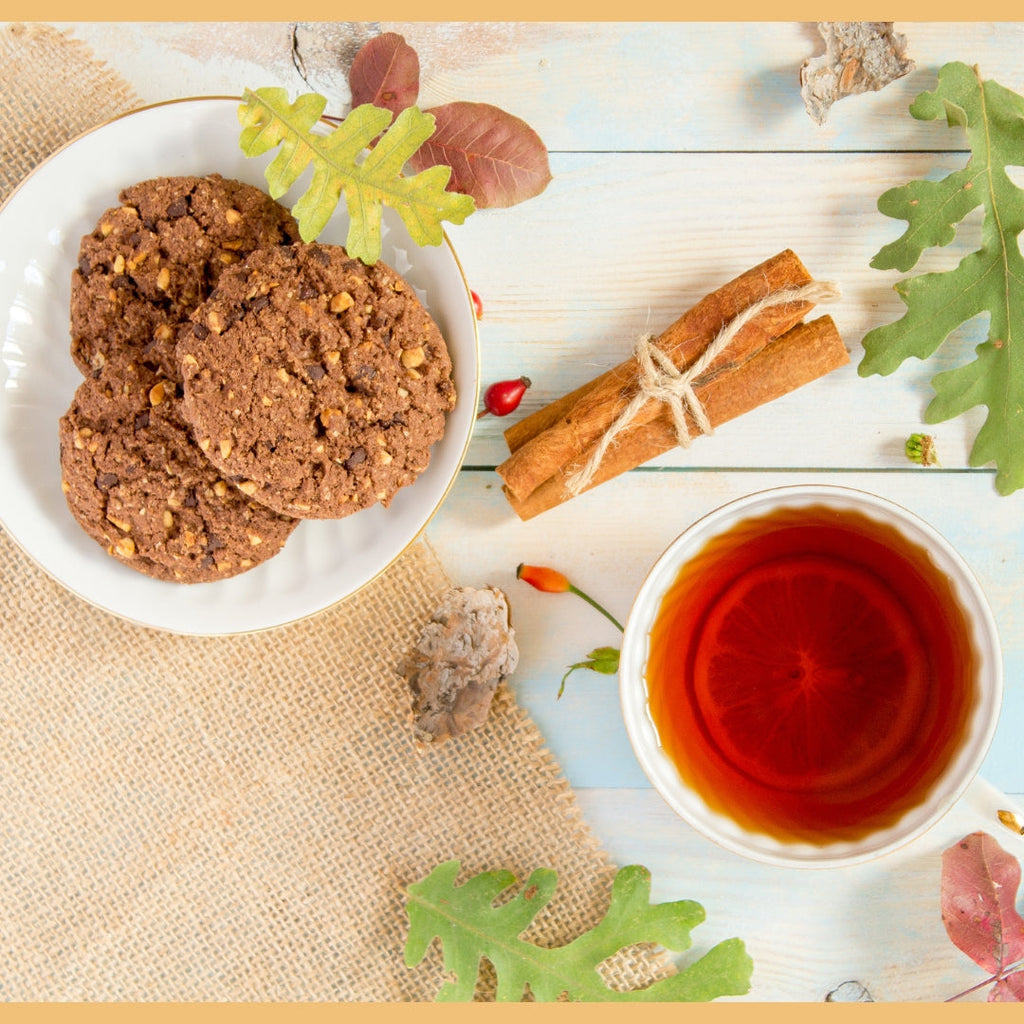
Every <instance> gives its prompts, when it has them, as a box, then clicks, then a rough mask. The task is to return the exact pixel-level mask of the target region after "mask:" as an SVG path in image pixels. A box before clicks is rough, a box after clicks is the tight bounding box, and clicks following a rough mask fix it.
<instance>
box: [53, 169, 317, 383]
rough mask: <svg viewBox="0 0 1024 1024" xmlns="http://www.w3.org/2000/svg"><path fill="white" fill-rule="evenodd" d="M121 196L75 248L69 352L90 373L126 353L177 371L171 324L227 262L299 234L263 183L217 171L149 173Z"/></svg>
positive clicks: (170, 371) (206, 292)
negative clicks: (197, 174)
mask: <svg viewBox="0 0 1024 1024" xmlns="http://www.w3.org/2000/svg"><path fill="white" fill-rule="evenodd" d="M119 198H120V200H121V205H120V206H115V207H112V208H111V209H109V210H107V211H106V212H105V213H104V214H103V216H101V217H100V219H99V222H98V223H97V225H96V227H95V229H94V230H93V231H92V233H91V234H88V235H86V236H85V237H84V238H83V239H82V242H81V245H80V248H79V253H78V266H77V268H76V269H75V270H74V271H73V273H72V279H71V355H72V358H73V359H74V360H75V363H76V364H77V366H78V368H79V369H80V370H81V371H82V373H83V374H86V375H89V374H92V373H95V372H96V371H98V370H100V369H101V368H102V367H103V366H105V365H106V364H107V363H110V362H117V361H119V360H122V359H126V360H127V361H128V362H139V361H141V362H143V363H145V364H146V365H148V366H149V367H151V368H153V369H157V370H159V371H160V372H161V373H163V374H164V375H166V376H169V377H171V378H172V379H173V378H174V377H175V376H176V375H177V365H176V363H175V359H174V345H175V332H176V328H177V326H178V325H179V324H180V323H181V322H182V321H183V320H185V319H187V317H188V316H189V314H190V313H191V312H192V311H193V310H194V309H195V308H196V307H197V306H198V305H199V303H200V302H202V301H203V300H204V299H205V298H206V297H207V295H209V293H210V291H211V289H212V288H213V287H214V285H215V284H216V282H217V279H218V277H219V276H220V274H221V273H222V272H223V271H224V270H225V269H226V268H227V267H229V266H231V265H232V264H235V263H238V262H240V261H241V260H242V259H243V258H244V257H245V256H246V255H247V254H248V253H250V252H252V250H254V249H256V248H259V247H260V246H264V245H278V244H281V243H288V242H292V241H295V240H297V239H298V237H299V232H298V227H297V225H296V223H295V220H294V218H293V217H292V216H291V214H290V213H289V212H288V211H287V210H286V209H285V208H284V207H283V206H281V205H280V204H278V203H276V202H274V200H272V199H271V198H270V197H269V196H268V195H267V194H266V193H265V192H262V191H260V189H258V188H255V187H254V186H252V185H246V184H243V183H242V182H239V181H234V180H231V179H227V178H222V177H221V176H220V175H218V174H211V175H209V176H207V177H205V178H203V177H169V178H154V179H151V180H149V181H143V182H140V183H139V184H137V185H132V186H131V187H130V188H126V189H124V190H123V191H122V192H121V194H120V197H119Z"/></svg>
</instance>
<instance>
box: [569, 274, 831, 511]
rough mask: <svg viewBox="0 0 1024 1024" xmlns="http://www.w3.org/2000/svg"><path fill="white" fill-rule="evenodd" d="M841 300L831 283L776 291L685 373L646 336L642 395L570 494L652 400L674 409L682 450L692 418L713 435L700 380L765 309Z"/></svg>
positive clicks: (640, 344) (638, 351)
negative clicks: (699, 389) (699, 394)
mask: <svg viewBox="0 0 1024 1024" xmlns="http://www.w3.org/2000/svg"><path fill="white" fill-rule="evenodd" d="M839 295H840V292H839V287H838V286H837V285H836V284H833V283H832V282H831V281H812V282H811V283H810V284H806V285H803V286H801V287H799V288H784V289H781V290H779V291H777V292H772V293H771V294H770V295H766V296H765V297H764V298H763V299H759V300H758V301H757V302H754V303H753V304H751V305H750V306H748V307H747V308H746V309H744V310H743V311H742V312H740V313H737V314H736V316H734V317H733V318H732V320H730V321H729V322H728V323H727V324H726V325H725V326H724V327H723V328H722V329H721V330H720V331H719V332H718V334H717V335H715V337H714V338H713V339H712V340H711V341H710V342H709V343H708V345H707V346H706V347H705V348H704V350H703V351H702V352H701V354H700V355H699V356H698V357H697V358H696V359H695V360H694V361H693V362H692V363H691V364H690V365H689V366H688V367H687V368H686V369H685V370H680V369H679V368H678V367H677V366H676V365H675V364H674V363H673V362H672V360H671V359H669V357H668V356H667V355H665V353H664V352H662V350H661V349H660V348H658V347H657V346H655V345H654V337H655V336H654V335H653V334H644V335H642V336H641V337H640V338H638V339H637V342H636V347H635V352H634V354H635V356H636V360H637V365H638V367H639V372H638V374H637V391H636V394H635V395H634V396H633V397H632V398H631V399H630V400H629V402H628V403H627V404H626V406H625V408H624V409H623V410H622V412H620V413H619V415H618V416H617V417H616V418H615V419H614V420H613V421H612V423H611V424H610V425H609V427H608V429H607V430H605V432H604V434H602V435H601V438H600V440H599V441H598V442H597V444H596V445H595V447H594V450H593V451H592V452H591V453H590V457H589V458H588V459H587V461H586V462H585V463H584V464H583V466H582V467H581V468H580V469H578V470H577V471H576V472H575V473H573V475H572V476H571V477H569V479H568V480H567V481H566V485H565V487H566V490H567V491H568V493H569V494H570V495H572V496H573V497H575V496H576V495H577V494H580V493H581V492H582V491H584V490H586V488H587V486H588V485H589V483H590V481H591V480H592V479H593V477H594V474H595V473H596V472H597V469H598V467H599V466H600V465H601V462H602V461H603V459H604V457H605V454H606V453H607V451H608V449H609V448H610V447H611V445H612V444H613V443H614V442H615V439H616V438H617V437H618V435H619V434H621V433H622V432H623V431H624V430H625V429H626V428H627V427H628V426H629V425H630V423H632V422H633V420H634V419H635V418H636V416H637V414H638V413H639V412H640V410H641V409H642V408H643V407H644V406H645V405H646V404H647V402H648V401H650V400H651V399H654V400H655V401H658V402H661V403H663V404H664V405H667V406H668V407H669V409H670V410H671V413H672V423H673V426H674V427H675V431H676V439H677V440H678V442H679V444H680V446H681V447H683V448H688V447H689V445H690V442H691V441H692V440H693V438H692V437H691V436H690V428H689V426H688V424H687V422H686V414H687V413H689V414H690V416H691V417H692V419H693V421H694V423H695V424H696V425H697V429H698V431H699V432H700V433H701V434H711V433H713V430H712V426H711V421H710V420H709V419H708V414H707V410H706V409H705V408H704V406H703V404H702V403H701V400H700V399H699V398H698V397H697V392H696V390H695V388H694V381H696V380H698V379H699V378H700V376H701V375H702V374H703V373H704V371H705V370H707V368H708V367H709V366H710V365H711V364H712V363H713V362H714V361H715V360H716V359H717V358H718V357H719V356H720V355H721V354H722V352H723V351H724V350H725V349H726V348H727V347H728V346H729V345H730V344H731V343H732V341H733V339H734V338H735V337H736V335H737V334H738V333H739V332H740V331H741V330H742V329H743V328H744V327H745V326H746V325H747V324H748V323H749V322H750V321H751V320H753V319H754V317H756V316H758V315H759V314H760V313H762V312H764V310H766V309H769V308H770V307H772V306H782V305H784V304H786V303H789V302H813V303H819V302H834V301H835V300H836V299H838V298H839Z"/></svg>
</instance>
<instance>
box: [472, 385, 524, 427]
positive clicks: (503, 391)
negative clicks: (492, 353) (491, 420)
mask: <svg viewBox="0 0 1024 1024" xmlns="http://www.w3.org/2000/svg"><path fill="white" fill-rule="evenodd" d="M530 383H531V381H530V378H529V377H516V378H515V379H514V380H499V381H498V382H497V383H495V384H492V385H491V386H490V387H489V388H488V389H487V390H486V391H485V392H484V407H483V408H482V409H481V410H480V412H479V413H477V419H479V418H480V417H481V416H486V415H487V414H488V413H491V414H492V415H493V416H507V415H508V414H509V413H510V412H514V411H515V410H516V409H517V408H518V407H519V403H520V402H521V401H522V400H523V395H525V394H526V389H527V388H528V387H529V386H530Z"/></svg>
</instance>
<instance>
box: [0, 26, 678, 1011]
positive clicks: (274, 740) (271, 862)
mask: <svg viewBox="0 0 1024 1024" xmlns="http://www.w3.org/2000/svg"><path fill="white" fill-rule="evenodd" d="M0 62H2V66H3V67H4V68H5V69H6V71H5V76H4V84H3V86H2V87H0V138H2V140H3V147H4V149H3V157H2V164H0V175H3V179H2V181H0V188H2V190H3V194H6V193H7V192H9V191H10V189H11V188H12V187H13V186H14V184H15V183H16V182H17V180H19V179H20V177H21V176H22V175H23V174H24V173H26V172H27V171H28V170H29V169H31V167H32V166H34V165H35V164H36V163H38V161H39V160H41V159H43V158H44V157H45V156H46V155H47V154H49V153H50V152H52V151H53V150H54V149H55V148H57V147H58V146H60V145H62V144H63V143H64V142H65V141H67V140H68V139H69V138H71V137H73V136H74V135H76V134H78V133H79V132H81V131H82V130H84V129H86V128H88V127H90V126H92V125H95V124H97V123H101V122H102V121H104V120H106V119H108V118H109V117H111V116H112V115H114V114H116V113H119V112H121V111H123V110H126V109H129V108H130V107H131V106H133V105H135V103H136V97H135V96H134V94H133V93H132V90H131V89H130V88H129V87H128V85H127V84H125V83H124V82H123V81H121V80H120V79H119V78H118V77H117V76H116V75H114V74H113V73H112V72H111V71H110V70H109V69H108V68H105V67H104V66H103V65H102V64H99V63H97V62H96V61H95V60H94V59H93V57H92V56H91V54H90V53H89V51H88V50H87V49H86V48H85V47H84V46H83V45H82V44H81V43H79V42H76V41H75V40H74V39H72V38H69V37H68V36H66V35H62V34H60V33H58V32H56V31H54V30H53V29H50V28H46V27H42V26H31V27H18V26H15V27H7V28H5V29H4V30H3V39H2V44H0ZM54 430H55V432H56V424H55V425H54ZM463 582H474V583H483V582H486V581H463ZM449 585H450V583H449V580H448V579H447V577H446V575H445V573H444V571H443V569H442V567H441V565H440V564H439V563H438V561H437V559H436V557H435V556H434V555H433V553H432V551H431V550H430V549H429V547H428V546H427V545H426V543H425V542H423V541H419V542H417V543H416V544H414V545H413V546H412V547H411V548H410V549H409V550H408V551H407V552H406V553H405V554H404V555H403V556H402V558H401V559H399V561H398V562H396V563H395V564H394V565H393V566H392V567H391V568H390V569H389V570H388V571H387V572H386V573H385V574H384V575H383V576H382V577H381V578H379V579H378V580H376V581H375V582H374V583H373V584H371V585H370V586H368V587H367V588H364V590H362V591H361V592H359V593H358V594H356V595H355V596H354V597H352V598H350V599H349V600H347V601H345V602H343V603H342V604H341V605H339V606H336V607H335V608H333V609H330V610H328V611H326V612H324V613H321V614H320V615H317V616H315V617H313V618H311V619H309V620H307V621H305V622H302V623H297V624H294V625H290V626H286V627H282V628H280V629H277V630H272V631H269V632H265V633H260V634H253V635H249V636H241V637H238V636H236V637H224V638H195V637H181V636H174V635H170V634H165V633H161V632H158V631H154V630H147V629H144V628H140V627H137V626H133V625H131V624H129V623H126V622H123V621H121V620H119V619H117V618H114V617H112V616H110V615H108V614H107V613H105V612H102V611H99V610H97V609H94V608H92V607H90V606H88V605H86V604H84V603H83V602H82V601H80V600H79V599H77V598H76V597H74V596H72V595H70V594H68V593H66V592H65V591H64V590H63V589H62V588H61V587H59V586H58V585H57V584H55V583H54V582H53V581H52V580H51V579H50V578H49V577H48V576H46V575H45V574H44V573H43V572H42V571H41V570H39V569H38V568H37V567H36V566H35V565H34V564H33V563H32V562H31V561H30V560H29V559H28V558H27V557H26V556H25V555H24V554H23V553H22V552H21V550H20V549H19V548H18V547H17V546H16V545H15V544H14V543H13V542H12V541H11V539H10V538H9V537H8V536H6V535H4V534H3V533H0V665H2V673H0V675H2V678H0V865H2V867H0V871H2V875H3V884H2V885H0V998H3V999H6V1000H29V1001H35V1000H138V1001H142V1000H161V1001H178V1000H411V999H430V998H432V997H433V995H434V994H435V993H436V991H437V988H438V985H439V983H440V980H441V974H442V970H441V960H440V956H439V955H438V952H437V950H436V948H435V950H434V951H433V953H432V955H431V958H429V959H428V961H426V962H425V963H424V964H423V965H421V966H419V967H417V968H415V969H409V968H406V967H405V966H404V964H403V960H402V952H403V946H404V942H405V935H406V928H407V918H406V914H405V906H404V895H403V890H404V886H405V885H407V884H408V883H410V882H413V881H416V880H418V879H419V878H421V877H423V876H424V875H425V874H427V872H428V871H429V870H430V869H431V868H433V867H434V866H435V865H436V864H437V863H439V862H441V861H444V860H448V859H450V858H455V857H457V858H460V859H461V860H462V862H463V868H464V871H465V872H466V873H467V874H468V873H470V872H477V871H481V870H488V869H495V868H509V869H511V870H512V871H513V872H515V873H516V874H517V876H519V877H520V878H521V879H524V878H525V877H526V875H527V874H528V873H529V871H531V870H532V869H534V868H536V867H552V868H555V869H556V870H557V871H558V872H559V874H560V885H559V890H558V893H557V894H556V896H555V898H554V900H553V901H552V903H551V904H549V906H548V907H547V908H545V910H544V911H543V912H542V914H541V915H540V917H539V918H538V920H537V922H535V925H534V926H533V932H532V933H531V937H532V938H534V939H535V940H536V941H538V942H540V943H541V944H544V945H559V944H561V943H563V942H567V941H569V940H570V939H572V938H573V937H574V936H575V935H577V934H579V933H580V932H582V931H583V930H585V929H587V928H589V927H590V926H592V925H593V924H594V923H596V921H597V920H598V919H599V918H600V917H601V916H602V914H603V912H604V909H605V907H606V906H607V899H608V891H609V888H610V883H611V878H612V876H613V874H614V868H613V866H612V865H611V864H610V863H609V861H608V859H607V857H606V856H605V854H604V853H603V852H602V851H601V849H600V847H599V846H598V844H597V843H596V841H595V840H594V838H593V837H592V835H591V834H590V833H589V831H588V830H587V827H586V825H585V823H584V822H583V820H582V817H581V815H580V812H579V809H578V806H577V804H576V802H575V799H574V797H573V794H572V791H571V789H570V788H569V786H568V784H567V783H566V781H565V779H564V777H563V776H562V774H561V772H560V769H559V766H558V765H557V763H556V762H555V760H554V759H553V758H552V756H551V755H550V753H548V752H547V751H546V749H545V747H544V745H543V742H542V738H541V736H540V735H539V733H538V730H537V729H536V727H535V725H534V724H533V723H532V721H531V720H530V719H529V717H528V716H527V715H526V714H525V713H524V712H523V711H522V710H521V709H520V708H519V707H517V705H516V703H515V701H514V699H513V697H512V695H511V693H510V692H509V691H508V690H507V689H503V690H501V691H500V692H499V694H498V697H497V699H496V702H495V707H494V710H493V713H492V716H491V718H490V720H489V722H488V724H487V725H486V727H485V728H484V729H482V730H479V731H477V732H474V733H472V734H470V735H468V736H465V737H462V738H460V739H458V740H456V741H452V742H450V743H446V744H443V745H441V746H439V747H436V748H426V749H424V748H420V747H418V746H417V745H416V744H415V743H414V741H413V738H412V732H411V728H410V723H409V695H408V693H407V692H406V688H405V684H404V681H403V680H401V679H400V678H399V677H398V676H397V675H396V673H395V670H394V664H395V661H396V656H397V655H398V653H400V652H403V651H404V650H406V649H407V647H408V646H409V644H410V643H411V642H412V641H413V639H414V638H415V636H416V635H417V633H418V632H419V629H420V628H421V626H422V624H423V623H424V622H425V621H426V619H427V617H428V616H429V614H430V612H431V611H432V610H433V608H434V606H435V604H436V602H437V598H438V596H439V595H440V594H441V593H442V592H443V591H444V589H445V588H446V587H447V586H449ZM663 970H664V964H663V963H662V961H661V960H660V959H658V958H657V957H656V956H654V955H653V954H652V953H651V952H650V951H638V952H636V953H635V954H634V955H631V956H626V957H624V958H621V959H620V960H619V961H617V962H616V964H615V966H614V967H613V968H612V970H611V972H610V974H609V977H610V980H611V981H612V982H613V983H614V984H617V985H629V986H632V985H635V984H639V983H642V982H643V981H645V980H648V981H649V980H650V979H651V976H652V973H656V974H660V973H662V972H663ZM482 994H486V986H484V989H483V990H482Z"/></svg>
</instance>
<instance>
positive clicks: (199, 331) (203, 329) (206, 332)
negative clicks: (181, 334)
mask: <svg viewBox="0 0 1024 1024" xmlns="http://www.w3.org/2000/svg"><path fill="white" fill-rule="evenodd" d="M192 333H193V334H194V335H195V336H196V337H197V338H198V339H199V340H200V341H206V339H207V338H208V337H209V336H210V328H209V327H207V326H206V324H200V323H195V324H193V325H192Z"/></svg>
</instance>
